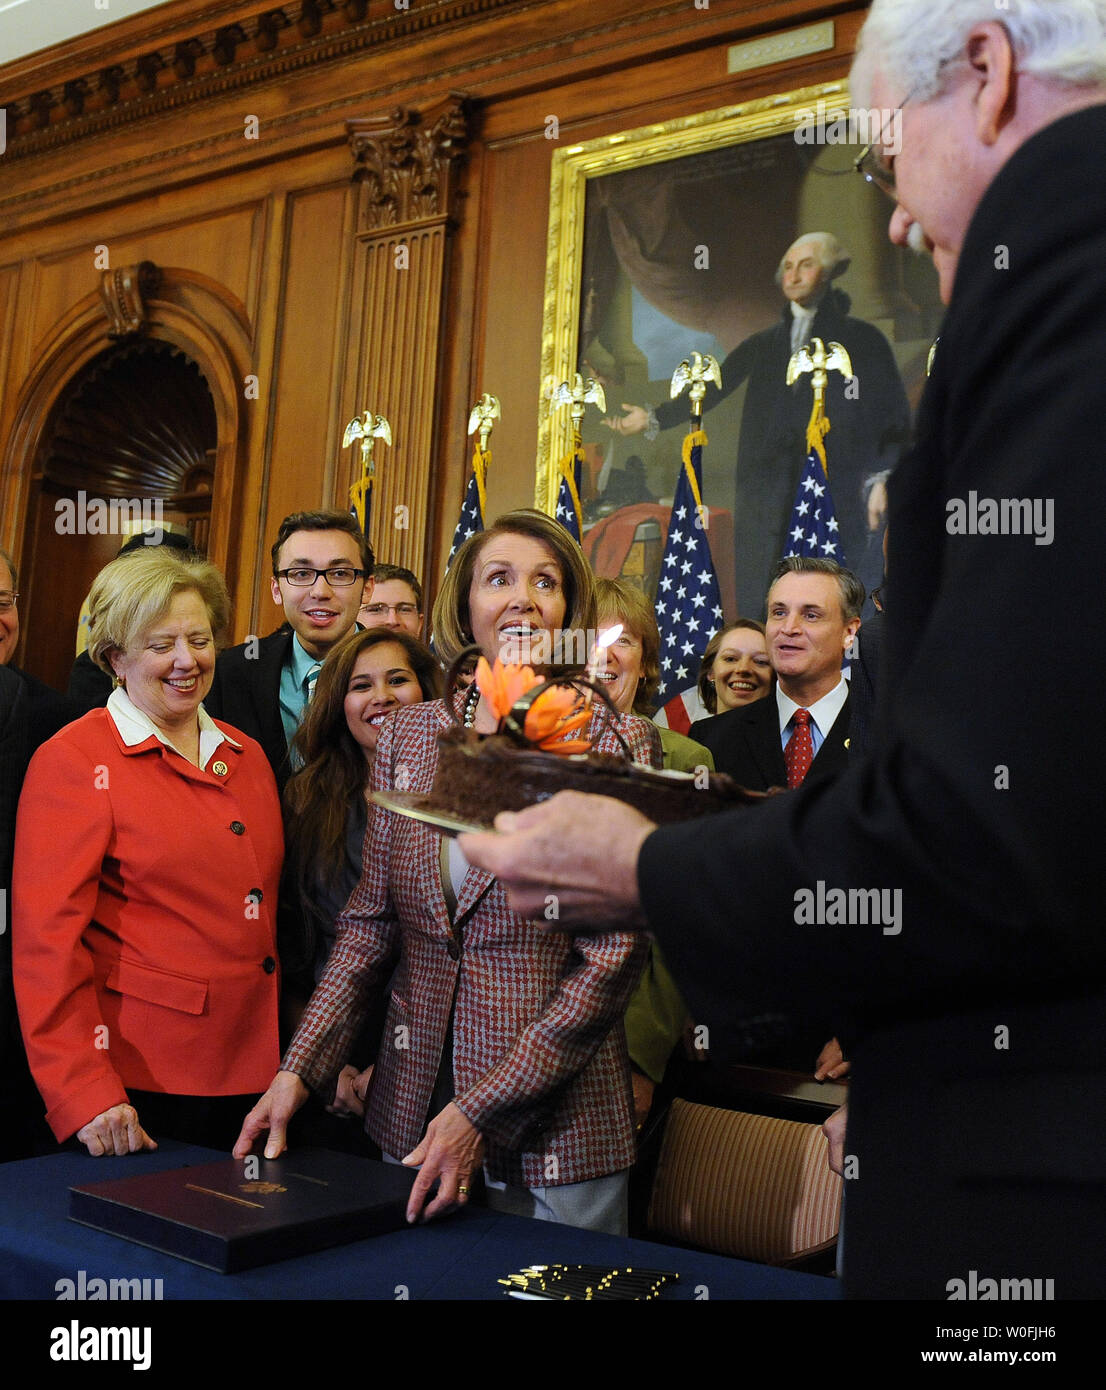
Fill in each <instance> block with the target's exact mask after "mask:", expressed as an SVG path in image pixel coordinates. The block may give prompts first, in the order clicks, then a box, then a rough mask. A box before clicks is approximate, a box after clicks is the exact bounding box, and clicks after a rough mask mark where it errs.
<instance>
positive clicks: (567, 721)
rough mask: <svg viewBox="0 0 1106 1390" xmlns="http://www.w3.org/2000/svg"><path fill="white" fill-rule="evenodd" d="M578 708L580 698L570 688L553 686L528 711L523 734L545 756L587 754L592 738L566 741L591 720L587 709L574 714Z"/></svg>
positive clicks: (543, 692)
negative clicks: (544, 753) (553, 754)
mask: <svg viewBox="0 0 1106 1390" xmlns="http://www.w3.org/2000/svg"><path fill="white" fill-rule="evenodd" d="M579 705H580V696H579V695H578V694H577V692H576V691H575V690H573V689H572V687H571V686H564V685H552V686H550V687H549V689H548V690H543V691H542V693H541V694H540V695H539V696H538V697H537V698H536V699H535V700H534V703H533V704H532V705H531V706H530V708H529V709H528V710H527V711H526V722H525V723H524V724H523V726H522V729H523V732H524V733H525V735H526V737H527V738H528V739H529V740H530V742H531V743H532V744H533V745H534V746H535V748H541V749H543V750H544V751H545V752H546V753H586V752H587V751H588V749H589V748H590V747H591V740H590V739H586V738H574V739H566V738H565V735H566V734H571V733H574V732H575V731H576V730H577V729H581V728H583V726H584V725H585V724H586V723H587V722H588V720H589V719H590V718H591V714H590V713H589V711H588V710H581V711H580V712H579V713H574V711H576V710H578V709H579Z"/></svg>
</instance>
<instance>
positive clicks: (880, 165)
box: [853, 92, 914, 203]
mask: <svg viewBox="0 0 1106 1390" xmlns="http://www.w3.org/2000/svg"><path fill="white" fill-rule="evenodd" d="M913 95H914V93H913V92H907V94H906V96H904V97H903V99H902V101H901V102H900V103H899V105H898V109H897V110H895V111H893V112H892V113H891V120H892V122H894V121H895V120H896V119H898V120H899V121H900V123H901V121H902V110H903V107H904V106H905V105H906V103H907V102H908V101H909V100H910V98H911V97H912V96H913ZM885 133H886V126H885V127H884V129H883V130H881V131H880V133H879V139H878V140H877V141H876V143H875V144H874V145H865V146H864V148H863V149H862V150H861V151H860V153H859V154H858V155H857V157H856V158H855V159H854V160H853V168H854V169H855V170H856V172H857V173H858V174H859V175H860V177H861V178H862V179H863V180H864V182H865V183H870V184H874V185H875V187H876V188H878V189H879V190H880V192H881V193H886V194H887V196H888V197H889V198H890V199H891V201H892V202H895V203H897V202H898V201H899V193H898V189H897V187H896V185H895V156H894V155H891V156H890V158H888V156H887V155H885V154H884V153H883V148H884V145H885V144H886V143H887V142H886V140H885V138H884V136H885ZM901 134H902V127H901V124H900V127H899V135H900V136H901Z"/></svg>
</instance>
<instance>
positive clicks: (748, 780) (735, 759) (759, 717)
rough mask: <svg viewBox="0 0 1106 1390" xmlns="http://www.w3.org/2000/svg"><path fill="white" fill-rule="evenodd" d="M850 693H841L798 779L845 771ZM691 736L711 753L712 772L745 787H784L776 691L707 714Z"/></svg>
mask: <svg viewBox="0 0 1106 1390" xmlns="http://www.w3.org/2000/svg"><path fill="white" fill-rule="evenodd" d="M851 705H852V692H851V691H850V692H849V693H848V694H847V695H846V696H845V703H844V705H843V706H842V707H841V713H840V714H839V715H838V716H837V718H836V719H835V720H834V721H833V728H832V729H830V731H829V733H828V734H827V735H826V737H825V739H823V741H822V746H821V748H819V749H818V752H817V754H816V755H815V758H814V761H813V762H812V763H811V765H810V771H809V772H808V773H807V775H806V777H805V778H804V779H803V782H804V785H806V784H807V783H809V784H811V785H814V783H816V782H820V781H821V782H824V781H826V780H828V779H830V778H833V777H837V776H839V775H840V774H841V773H842V772H844V770H845V768H846V767H847V766H848V762H849V749H848V747H847V746H846V745H847V744H849V743H851V740H850V739H849V717H850V712H851V708H850V707H851ZM689 736H690V737H691V738H693V739H696V740H697V741H698V742H699V743H702V744H703V745H704V746H705V747H707V748H709V749H710V751H711V752H712V753H713V754H714V768H715V771H716V772H725V773H728V774H729V776H731V777H732V778H733V779H734V781H735V782H738V783H739V784H740V785H741V786H743V787H748V788H749V790H750V791H756V792H766V791H767V790H768V788H769V787H786V786H787V765H786V763H785V762H784V760H783V744H782V743H781V741H780V716H779V707H778V706H777V704H776V695H775V691H770V692H769V693H768V694H767V695H766V696H765V697H764V699H763V700H756V701H754V703H753V704H751V705H745V706H744V707H743V708H741V709H731V710H726V711H725V713H724V714H716V715H714V716H712V718H710V719H699V720H696V722H695V723H694V724H692V726H691V731H690V735H689Z"/></svg>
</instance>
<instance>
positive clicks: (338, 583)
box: [276, 565, 365, 589]
mask: <svg viewBox="0 0 1106 1390" xmlns="http://www.w3.org/2000/svg"><path fill="white" fill-rule="evenodd" d="M320 575H321V576H322V577H323V578H324V579H325V580H326V582H327V583H328V584H329V585H330V587H331V588H332V589H348V588H349V586H350V585H351V584H356V583H357V581H358V580H359V579H364V578H365V571H364V570H355V569H350V568H349V567H348V566H347V565H335V566H334V567H333V568H332V569H328V570H312V569H307V568H306V566H302V565H297V566H296V568H295V569H290V570H277V571H276V577H277V578H278V579H287V581H288V583H289V584H292V585H294V586H295V587H296V588H297V589H307V588H310V586H311V585H312V584H314V582H315V581H316V579H318V578H319V576H320Z"/></svg>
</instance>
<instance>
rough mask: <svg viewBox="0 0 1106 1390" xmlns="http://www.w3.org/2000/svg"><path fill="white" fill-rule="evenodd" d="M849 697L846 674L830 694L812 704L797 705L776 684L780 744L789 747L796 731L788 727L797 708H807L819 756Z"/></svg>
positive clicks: (815, 752)
mask: <svg viewBox="0 0 1106 1390" xmlns="http://www.w3.org/2000/svg"><path fill="white" fill-rule="evenodd" d="M848 698H849V683H848V681H847V680H846V679H845V677H844V676H842V677H841V679H840V680H839V681H838V682H837V684H836V685H835V686H834V687H833V689H832V690H831V691H830V693H829V694H828V695H823V696H822V698H821V699H820V700H816V701H815V702H814V704H812V705H797V704H796V703H795V701H794V700H792V699H791V697H790V696H789V695H785V694H784V693H783V691H782V690H781V689H780V687H779V683H778V682H777V684H776V709H777V711H778V713H779V717H780V745H781V746H782V747H783V748H786V747H787V743H788V740H789V739H790V738H791V735H792V734H793V733H794V732H795V730H794V729H793V728H788V725H789V724H790V723H791V720H792V719H793V718H794V715H795V711H796V710H797V709H807V710H809V711H810V737H811V742H812V744H813V745H814V754H815V756H817V754H818V749H819V748H821V746H822V744H823V743H824V742H825V741H826V735H827V734H828V733H829V731H830V730H831V729H832V728H833V725H834V721H835V720H836V718H837V716H838V715H839V714H840V713H841V711H842V709H843V708H844V706H845V701H846V700H847V699H848Z"/></svg>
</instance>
